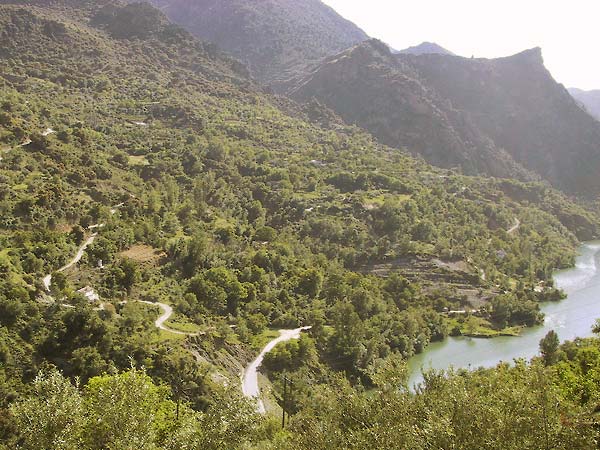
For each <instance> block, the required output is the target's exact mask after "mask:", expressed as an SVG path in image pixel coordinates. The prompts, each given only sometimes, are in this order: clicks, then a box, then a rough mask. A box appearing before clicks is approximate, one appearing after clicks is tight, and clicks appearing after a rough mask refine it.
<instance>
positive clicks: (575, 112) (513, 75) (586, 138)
mask: <svg viewBox="0 0 600 450" xmlns="http://www.w3.org/2000/svg"><path fill="white" fill-rule="evenodd" d="M374 42H375V41H370V42H369V43H368V44H367V43H364V44H359V45H357V46H356V47H354V48H353V49H351V50H348V51H346V52H343V53H341V54H339V55H337V56H335V57H332V58H329V59H328V60H326V61H325V62H324V63H323V64H322V65H321V66H320V67H319V68H317V69H316V70H315V71H313V73H312V74H310V75H309V76H307V77H306V78H305V79H304V80H303V81H302V82H301V83H299V84H298V86H297V87H295V88H294V89H292V90H291V95H292V96H293V97H294V98H296V99H298V100H300V101H304V100H307V99H309V98H312V97H317V98H320V99H321V100H323V101H324V102H325V104H326V105H327V106H329V107H330V108H331V109H333V110H334V111H336V112H337V113H338V114H340V115H341V116H342V117H343V118H345V119H346V120H347V121H349V122H350V123H356V124H358V125H360V126H362V127H364V128H365V129H367V130H369V131H371V132H372V133H373V134H374V135H375V136H377V137H378V138H380V139H382V140H383V142H385V143H386V144H388V145H392V146H401V147H405V148H408V149H409V150H411V151H412V152H413V153H414V152H415V151H416V152H417V153H420V154H422V155H423V156H424V157H425V158H426V159H427V160H428V161H429V162H430V163H433V164H435V165H441V166H443V167H448V166H452V165H453V164H458V165H459V166H460V167H462V168H463V170H466V171H467V172H466V173H474V172H477V171H479V172H480V173H487V174H488V175H492V176H501V177H507V176H508V177H517V178H518V177H522V176H524V175H525V173H528V174H529V175H531V172H534V173H537V176H541V177H543V178H544V179H547V180H549V181H550V182H552V183H553V184H554V185H556V186H559V187H561V188H562V189H565V190H566V191H568V192H571V193H575V194H578V195H582V196H584V197H585V196H587V197H594V196H596V195H597V194H598V193H600V183H599V182H598V181H597V179H596V178H595V177H594V175H593V174H594V173H595V171H596V170H599V169H600V125H599V124H598V123H597V122H596V121H594V120H593V119H592V118H591V117H589V116H588V115H587V114H586V113H584V112H583V111H582V110H581V108H580V107H579V106H578V105H577V104H576V103H575V101H574V100H573V99H572V97H571V96H570V95H569V93H568V92H567V91H566V89H565V88H564V87H562V86H561V85H559V84H558V83H556V82H555V81H554V79H553V78H552V76H551V74H550V73H549V72H548V70H547V69H546V68H545V66H544V63H543V56H542V51H541V49H540V48H534V49H529V50H526V51H523V52H520V53H518V54H516V55H513V56H509V57H504V58H497V59H485V58H464V57H459V56H452V55H441V54H421V55H411V54H397V55H393V54H392V53H391V52H390V51H389V50H388V49H387V46H385V45H384V44H382V43H378V44H375V43H374ZM367 92H368V94H367ZM416 99H420V100H419V101H417V100H416ZM433 105H434V107H433V109H432V106H433ZM417 130H418V131H417ZM413 133H414V135H413ZM500 162H503V164H500ZM522 168H524V169H525V170H524V171H522V170H520V169H522Z"/></svg>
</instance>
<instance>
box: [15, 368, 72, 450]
mask: <svg viewBox="0 0 600 450" xmlns="http://www.w3.org/2000/svg"><path fill="white" fill-rule="evenodd" d="M10 411H11V413H12V414H13V415H14V417H15V419H16V421H17V428H18V430H19V433H20V436H21V442H22V444H21V446H22V448H24V449H27V450H42V449H56V450H78V449H80V448H82V430H83V426H84V407H83V399H82V398H81V395H80V393H79V390H78V389H77V387H76V386H73V385H72V384H71V383H70V382H69V381H68V380H67V379H65V378H64V377H63V376H62V375H61V374H60V373H59V372H57V371H54V372H51V373H50V374H41V373H40V374H39V375H38V376H37V377H36V379H35V380H34V382H33V390H32V395H31V396H30V397H28V398H26V399H25V400H21V401H19V402H17V403H15V404H14V405H13V406H11V408H10Z"/></svg>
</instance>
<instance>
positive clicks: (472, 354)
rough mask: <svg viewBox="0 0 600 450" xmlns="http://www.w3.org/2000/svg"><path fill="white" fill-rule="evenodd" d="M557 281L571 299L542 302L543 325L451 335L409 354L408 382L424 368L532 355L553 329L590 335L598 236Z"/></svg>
mask: <svg viewBox="0 0 600 450" xmlns="http://www.w3.org/2000/svg"><path fill="white" fill-rule="evenodd" d="M554 282H555V284H556V286H557V287H559V288H561V289H563V290H564V291H565V292H566V293H567V298H566V299H565V300H563V301H560V302H552V303H545V304H543V305H542V307H541V309H542V311H543V312H544V313H545V315H546V319H545V322H544V325H540V326H538V327H535V328H528V329H525V330H524V331H523V333H522V334H521V336H519V337H499V338H494V339H472V338H465V337H458V338H453V337H450V338H448V339H447V340H445V341H444V342H437V343H434V344H432V345H430V346H429V347H427V349H426V350H425V352H423V353H422V354H420V355H417V356H414V357H412V358H410V359H409V361H408V367H409V373H410V377H409V386H411V387H413V386H414V385H415V384H418V383H419V382H421V381H422V380H423V377H422V374H421V368H425V369H428V368H434V369H447V368H449V367H451V366H452V367H454V368H472V369H475V368H477V367H493V366H495V365H496V364H498V363H499V362H501V361H505V362H506V361H508V362H511V361H513V360H514V359H516V358H526V359H530V358H531V357H533V356H535V355H537V354H538V351H539V342H540V339H542V338H543V337H544V336H545V335H546V333H548V331H550V330H555V331H556V332H557V333H558V336H559V337H560V339H561V341H565V340H570V339H573V338H575V337H578V336H579V337H587V336H591V335H592V330H591V329H592V325H593V324H594V322H595V321H596V318H600V241H593V242H586V243H584V244H583V245H582V246H581V249H580V255H579V257H578V258H577V261H576V266H575V267H574V268H572V269H566V270H561V271H559V272H556V273H555V274H554Z"/></svg>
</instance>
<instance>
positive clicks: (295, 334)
mask: <svg viewBox="0 0 600 450" xmlns="http://www.w3.org/2000/svg"><path fill="white" fill-rule="evenodd" d="M310 328H311V327H302V328H296V329H295V330H279V337H278V338H275V339H273V340H272V341H271V342H269V343H268V344H267V345H266V346H265V348H263V350H262V352H260V354H259V355H258V357H257V358H256V359H255V360H254V361H252V362H251V363H250V365H249V366H248V367H247V368H246V370H244V373H243V374H242V392H243V394H244V396H246V397H248V398H252V399H255V400H256V410H257V411H258V412H259V413H260V414H265V413H266V409H265V405H264V403H263V401H262V400H261V399H260V388H259V387H258V368H259V367H260V365H261V364H262V362H263V359H264V358H265V355H266V354H267V353H269V352H270V351H271V350H273V349H274V348H275V346H276V345H277V344H279V343H281V342H285V341H289V340H290V339H298V338H299V337H300V333H302V331H304V330H309V329H310Z"/></svg>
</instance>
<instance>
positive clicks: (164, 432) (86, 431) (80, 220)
mask: <svg viewBox="0 0 600 450" xmlns="http://www.w3.org/2000/svg"><path fill="white" fill-rule="evenodd" d="M0 35H1V36H2V39H3V46H2V47H1V48H0V59H1V60H2V62H3V65H2V68H1V70H0V83H1V86H2V91H1V92H2V95H1V98H0V150H1V156H2V160H1V161H0V242H1V243H2V248H1V250H0V271H1V272H2V275H3V276H2V277H1V279H0V325H1V327H0V362H1V363H2V365H1V366H0V377H1V378H2V383H1V384H2V389H1V390H0V417H1V418H2V420H1V421H0V433H2V438H3V440H4V441H5V442H7V446H8V447H7V448H14V445H15V444H14V443H15V442H17V441H19V442H20V444H19V445H22V446H23V448H34V449H37V448H65V449H70V448H115V449H117V448H118V449H121V448H136V449H144V448H157V447H158V448H235V447H236V446H237V445H238V444H239V445H241V442H242V441H244V440H246V438H248V439H249V440H251V441H260V440H263V439H264V440H267V441H268V440H272V439H275V440H277V439H283V440H284V441H282V445H290V446H293V445H298V446H301V447H302V446H305V447H307V448H310V446H311V445H312V446H313V448H319V445H322V446H324V445H325V443H319V442H318V441H315V442H314V443H311V442H308V441H306V442H305V441H303V439H305V438H306V436H309V435H314V436H315V439H316V438H317V437H318V436H317V435H315V433H313V431H312V429H311V427H314V426H315V425H314V421H313V420H315V419H314V418H315V417H318V415H314V416H310V415H306V416H302V417H303V418H302V420H298V424H299V426H300V424H302V426H303V427H305V428H304V430H305V432H306V436H305V437H303V433H304V432H303V431H302V429H301V428H298V430H297V432H296V433H295V434H293V435H290V436H287V435H278V436H275V434H274V433H275V431H274V429H275V426H274V424H271V423H269V422H267V423H263V422H262V421H260V420H258V419H257V418H255V417H254V416H253V415H252V414H251V413H250V410H249V408H250V409H251V407H249V406H248V405H247V404H245V403H244V402H243V401H235V402H234V400H233V398H234V397H235V396H234V394H233V393H232V392H229V391H227V389H225V391H224V390H223V388H222V385H223V383H224V382H225V383H226V384H230V385H231V386H232V388H231V389H232V390H235V389H236V388H235V383H237V379H238V374H239V369H240V368H241V367H242V365H243V364H245V363H246V362H247V361H248V359H249V358H250V356H251V355H253V354H254V352H255V350H256V347H257V346H260V345H261V343H263V342H264V339H265V336H268V333H269V328H273V327H295V326H300V325H312V327H313V328H312V330H311V333H310V336H307V337H305V338H303V339H302V340H300V341H299V342H295V343H292V344H289V346H286V347H283V348H282V349H278V351H277V352H275V353H274V354H273V355H271V356H270V357H269V359H268V361H266V365H267V368H268V369H269V370H271V371H272V372H273V373H274V374H276V373H278V372H279V371H281V370H282V369H283V368H285V369H286V370H291V371H295V370H296V369H298V370H299V371H300V374H301V377H300V375H299V378H298V379H299V380H302V381H298V384H302V383H306V385H307V386H308V385H310V386H311V390H312V391H313V392H314V393H315V395H314V398H311V397H307V398H306V403H303V402H304V400H303V401H302V402H300V400H299V401H298V404H297V405H295V406H294V408H296V409H297V410H298V411H300V410H302V411H304V412H302V413H300V414H309V413H310V411H313V410H317V409H318V408H319V407H318V406H317V405H318V403H314V404H312V403H310V402H311V401H316V402H318V401H319V399H323V400H324V401H326V403H325V405H327V404H329V403H327V402H332V401H334V398H333V397H331V396H332V395H333V394H332V393H331V391H330V389H331V388H329V387H327V386H328V385H329V384H331V383H335V385H340V386H341V388H342V390H341V391H340V392H348V393H349V392H356V394H353V395H357V396H358V395H359V392H360V390H361V389H362V388H361V386H364V387H366V388H376V387H377V386H379V383H380V382H379V381H378V379H379V378H378V375H377V371H374V368H376V367H379V366H385V365H388V364H390V361H392V362H394V361H396V360H397V359H398V358H406V357H409V356H411V355H413V354H414V353H416V352H420V351H421V350H422V349H423V348H424V347H426V346H427V345H428V343H429V342H431V341H433V340H440V339H443V338H444V337H446V336H447V335H448V333H449V332H451V331H453V332H456V333H469V330H470V325H469V322H471V321H472V319H473V318H474V317H476V320H477V321H478V325H480V326H482V327H483V328H487V329H495V330H500V329H502V328H504V327H507V326H514V325H516V326H520V325H524V326H526V325H532V324H535V323H538V322H539V321H540V320H541V315H540V313H539V302H540V301H545V300H550V299H555V298H557V297H559V296H560V293H558V292H557V291H555V290H554V289H553V288H552V286H551V272H552V270H553V269H555V268H557V267H565V266H567V265H569V264H571V263H572V262H573V256H574V251H575V248H576V246H577V244H578V238H579V239H587V238H589V237H592V236H594V235H596V233H597V222H598V219H597V217H596V215H595V214H594V213H593V212H591V211H590V210H588V209H586V208H584V207H583V206H581V205H579V204H577V203H575V202H574V201H572V200H570V199H568V198H567V197H565V196H563V195H562V194H560V193H558V192H557V191H555V190H553V189H551V188H550V187H548V186H547V185H545V184H541V183H521V182H517V181H510V180H494V179H481V178H474V177H466V176H463V175H460V174H457V173H454V172H450V171H441V170H438V169H434V168H432V167H431V166H429V165H427V164H426V163H424V162H423V161H420V160H417V159H414V158H412V157H410V156H408V155H407V154H405V153H403V152H401V151H399V150H397V149H391V148H388V147H384V146H381V145H379V144H377V143H376V142H374V141H373V139H372V138H371V137H370V136H369V135H367V134H365V133H364V132H362V131H360V130H358V129H356V128H354V127H347V126H345V125H343V124H339V123H336V124H334V125H332V126H331V128H329V127H324V126H322V125H318V124H312V123H310V122H309V120H308V118H307V117H306V116H305V115H304V113H303V112H302V110H301V108H299V107H297V106H295V105H294V104H292V103H291V102H288V101H285V100H283V99H279V98H275V97H271V96H268V95H265V94H264V93H261V91H260V89H258V88H256V86H254V85H253V83H252V82H251V81H249V80H248V79H247V78H246V75H245V71H244V70H243V68H242V67H241V66H240V65H239V63H236V62H235V61H232V60H230V59H227V58H225V57H223V56H222V55H220V54H219V53H218V52H217V51H216V49H215V48H214V47H212V46H210V45H207V44H202V43H199V42H197V41H196V40H194V39H193V38H192V37H191V36H190V35H189V34H187V33H185V32H183V31H182V30H180V29H178V28H176V27H174V26H172V25H170V24H169V23H168V21H166V19H165V18H164V17H163V16H162V15H161V14H159V13H158V12H157V11H156V10H153V9H152V8H150V7H148V6H145V5H135V4H134V5H129V6H120V5H109V6H106V7H102V8H99V7H97V6H96V5H95V2H56V3H53V5H52V8H45V7H43V6H37V7H36V6H28V7H22V6H11V5H2V6H0ZM315 108H318V105H316V106H315ZM324 114H326V113H324ZM517 219H518V220H517ZM515 220H517V224H518V225H517V226H515ZM519 224H520V225H519ZM511 229H512V230H511ZM508 230H511V231H510V232H508ZM92 233H97V236H96V239H95V241H94V242H93V243H92V244H91V245H90V246H89V247H88V248H87V250H86V251H85V252H84V255H83V258H82V260H81V261H80V263H79V264H78V266H77V267H72V268H69V269H66V270H64V271H58V269H59V268H60V267H62V266H63V265H65V264H66V263H67V262H68V261H69V260H70V259H71V258H72V256H73V255H74V254H75V253H76V251H77V249H78V247H79V246H80V245H81V244H82V243H83V242H85V240H86V239H88V238H89V237H90V236H92ZM415 261H416V262H418V264H421V265H424V266H427V267H428V269H427V271H420V270H415V266H414V264H415ZM386 264H389V265H390V267H391V269H389V270H387V269H386V270H385V271H383V272H382V271H381V270H380V267H381V266H382V265H386ZM47 274H53V276H52V284H51V289H50V292H45V288H44V286H43V282H42V279H43V277H44V276H45V275H47ZM382 275H383V276H382ZM540 283H542V284H540ZM86 286H90V287H93V288H94V289H95V290H96V291H97V292H98V293H99V295H100V298H101V303H102V306H100V305H99V304H98V303H96V304H93V303H91V302H90V301H88V299H87V298H85V297H84V295H83V294H82V292H81V291H80V289H81V288H84V287H86ZM536 287H537V288H538V289H535V288H536ZM539 287H543V288H544V289H539ZM467 293H469V295H467ZM138 300H142V301H146V302H150V303H154V302H164V303H166V304H169V305H172V306H173V308H174V309H175V311H176V315H175V317H174V318H173V319H172V320H171V323H170V326H171V328H172V329H178V330H181V331H187V332H191V333H201V334H199V335H198V336H195V337H189V338H185V337H184V336H182V335H175V334H172V333H169V332H165V331H159V330H157V329H156V328H155V327H154V325H153V321H154V319H155V318H156V316H157V314H158V309H156V308H153V307H152V306H151V305H148V304H145V303H140V302H138ZM456 309H467V310H469V311H472V312H473V315H470V316H468V317H465V318H459V319H454V320H450V319H449V318H448V317H447V314H446V312H447V311H448V310H456ZM457 322H458V323H457ZM451 327H452V328H451ZM469 334H470V333H469ZM142 367H143V368H144V369H143V370H142ZM301 367H302V368H301ZM56 370H58V371H59V372H60V373H57V372H56ZM505 370H506V371H508V373H509V374H510V375H507V377H513V378H514V382H515V383H516V384H517V385H518V383H523V386H525V385H527V383H529V381H527V380H530V379H531V377H533V375H531V374H532V373H534V372H535V370H537V369H524V368H523V369H518V368H517V369H505ZM519 370H521V372H519ZM544 370H545V371H547V370H549V369H544ZM40 371H41V372H40ZM40 373H41V375H40ZM536 373H537V372H536ZM477 376H482V377H484V376H485V375H473V377H477ZM490 376H491V377H493V376H495V375H490ZM498 376H500V375H498ZM465 377H467V378H466V379H467V380H468V379H469V378H468V377H470V376H466V375H465ZM528 377H529V378H528ZM228 379H229V381H227V380H228ZM463 379H464V378H455V379H452V380H453V381H452V380H451V381H441V380H440V381H439V383H440V388H439V389H441V391H440V392H446V391H444V389H446V390H450V388H451V387H454V386H455V385H456V386H458V384H456V383H459V384H460V383H461V382H462V381H460V380H463ZM76 380H78V383H79V385H78V386H77V387H73V383H76V382H77V381H76ZM457 380H458V381H457ZM549 380H553V378H550V379H549ZM546 382H548V383H549V382H550V381H546ZM232 383H233V384H232ZM309 383H310V384H309ZM453 383H454V384H453ZM482 383H483V382H482ZM318 386H322V387H318ZM355 389H356V391H355ZM482 389H483V388H482ZM506 389H509V388H508V387H507V388H506ZM392 391H393V392H392V393H391V394H389V395H391V396H392V397H391V398H392V400H389V401H392V402H400V403H404V402H408V403H406V408H408V409H401V408H399V407H398V408H397V411H398V414H405V413H406V414H412V412H411V411H413V410H411V409H410V408H412V407H417V406H415V405H416V404H417V403H418V402H419V401H422V400H414V399H424V401H426V402H429V400H427V399H428V397H427V396H426V394H423V396H421V397H414V398H413V397H411V396H410V395H409V394H407V393H405V392H404V393H402V392H400V393H397V392H395V390H392ZM386 392H388V393H389V392H390V390H387V391H386ZM534 392H535V391H534ZM109 395H112V397H109ZM382 395H384V396H383V397H378V396H374V397H372V398H369V397H363V396H362V395H360V396H359V397H357V399H358V398H359V399H360V400H357V401H361V402H363V401H364V402H368V405H369V406H368V407H369V408H373V409H377V408H379V407H380V405H378V404H377V402H378V401H385V402H387V401H388V400H386V398H387V397H385V395H388V394H382ZM432 395H433V394H432ZM465 395H466V393H465ZM515 395H516V394H515ZM549 395H550V394H549ZM224 396H225V397H224ZM397 396H398V397H397ZM224 398H226V399H227V400H226V401H225V400H224ZM432 398H433V397H432ZM511 398H513V397H511ZM514 398H516V397H514ZM413 401H414V402H416V403H415V404H414V405H413V406H411V403H412V402H413ZM498 401H500V400H498ZM371 402H372V403H371ZM228 404H230V406H229V407H228V406H227V405H228ZM569 405H570V404H569ZM492 406H493V404H492ZM328 408H329V407H325V406H324V407H323V411H324V412H325V411H328V410H329V409H328ZM142 411H143V412H144V414H145V413H146V412H148V411H149V412H150V413H151V414H149V415H148V416H147V417H146V416H145V415H144V416H143V417H142ZM576 411H579V410H576ZM339 413H340V412H331V414H332V415H331V427H332V428H331V431H332V433H337V432H335V429H336V428H335V427H340V428H339V429H340V430H342V429H343V428H344V427H345V425H344V424H343V423H342V422H341V419H342V417H341V416H336V414H339ZM439 414H440V415H441V414H442V412H441V411H440V413H439ZM482 414H483V413H482ZM124 416H129V417H131V418H132V419H131V422H130V423H129V422H128V423H127V425H126V426H125V425H123V423H122V422H119V418H122V417H124ZM99 417H100V418H102V420H101V421H99V420H98V418H99ZM223 417H225V418H226V419H223ZM299 417H300V416H299ZM311 417H313V418H311ZM390 417H391V416H390ZM415 417H417V416H415ZM552 417H554V416H552ZM104 420H105V421H106V422H103V421H104ZM547 420H553V419H552V418H550V419H547ZM357 423H360V422H357ZM220 427H225V429H222V428H220ZM438 431H439V430H432V433H433V435H436V436H437V434H438ZM498 432H499V431H498ZM586 432H587V431H586ZM67 435H68V436H67ZM42 436H43V437H42ZM553 436H554V435H553ZM557 436H558V435H557ZM560 436H562V435H560ZM565 436H566V437H565V442H571V441H568V439H571V438H570V437H569V436H570V435H568V434H565ZM92 437H93V442H92V441H90V438H92ZM346 438H349V437H344V438H343V439H346ZM567 438H568V439H567ZM32 439H35V440H32ZM232 439H234V440H232ZM288 439H291V440H290V441H287V440H288ZM340 439H342V437H340ZM357 439H358V437H357ZM361 439H362V438H361ZM415 439H416V437H415ZM423 439H425V438H424V437H423ZM573 439H575V438H573ZM59 442H62V443H61V444H59ZM124 442H126V443H127V444H124ZM288 442H289V443H288ZM339 442H340V445H342V446H343V445H347V446H360V445H362V442H359V441H357V442H347V443H346V444H344V443H343V442H342V441H339ZM364 442H366V441H364ZM414 442H415V445H417V447H415V448H418V445H423V446H426V445H428V444H426V443H425V442H426V441H417V440H415V441H414ZM418 442H423V443H422V444H418ZM440 442H441V441H440ZM535 442H538V441H535ZM184 443H185V444H184ZM61 445H62V447H61ZM185 445H187V447H186V446H185ZM261 445H262V444H261ZM264 445H267V444H264ZM11 446H12V447H11ZM127 446H129V447H127Z"/></svg>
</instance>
